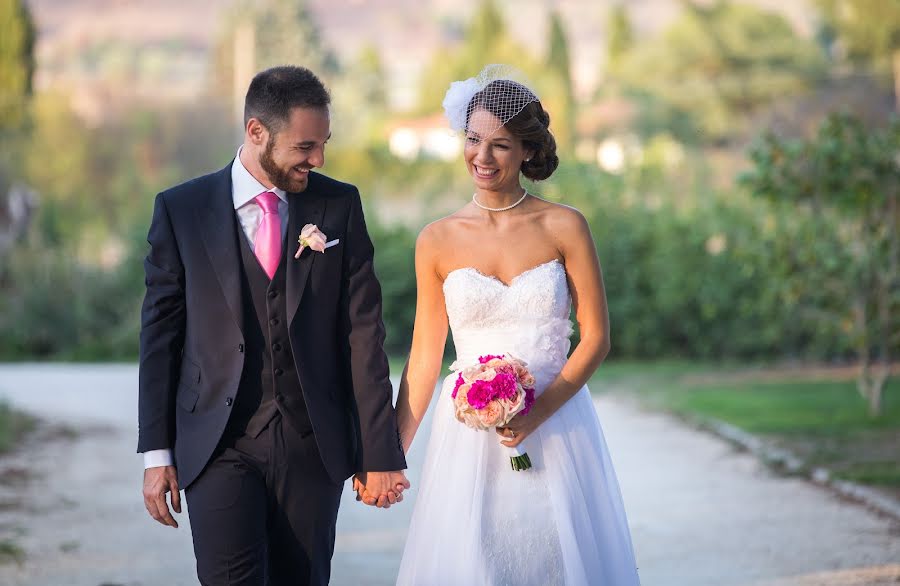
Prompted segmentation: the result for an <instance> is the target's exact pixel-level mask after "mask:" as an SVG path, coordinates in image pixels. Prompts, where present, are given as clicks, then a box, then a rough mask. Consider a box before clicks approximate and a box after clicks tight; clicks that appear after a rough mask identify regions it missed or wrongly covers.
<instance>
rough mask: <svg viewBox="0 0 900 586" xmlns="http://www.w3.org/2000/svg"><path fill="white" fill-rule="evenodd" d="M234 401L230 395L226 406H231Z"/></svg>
mask: <svg viewBox="0 0 900 586" xmlns="http://www.w3.org/2000/svg"><path fill="white" fill-rule="evenodd" d="M232 403H234V401H233V400H232V399H231V397H228V398H227V399H225V406H226V407H231V404H232Z"/></svg>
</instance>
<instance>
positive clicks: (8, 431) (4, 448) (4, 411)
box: [0, 402, 36, 454]
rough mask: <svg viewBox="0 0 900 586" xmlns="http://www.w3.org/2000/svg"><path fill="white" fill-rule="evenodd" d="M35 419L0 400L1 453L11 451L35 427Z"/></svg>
mask: <svg viewBox="0 0 900 586" xmlns="http://www.w3.org/2000/svg"><path fill="white" fill-rule="evenodd" d="M35 423H36V421H35V419H34V418H33V417H30V416H28V415H26V414H24V413H21V412H19V411H16V410H15V409H12V408H11V407H10V406H9V405H8V404H7V403H5V402H0V454H4V453H6V452H9V451H10V450H11V449H13V447H15V445H16V442H18V441H19V440H20V439H22V437H23V436H24V435H25V434H26V433H28V432H29V431H31V430H32V429H34V426H35Z"/></svg>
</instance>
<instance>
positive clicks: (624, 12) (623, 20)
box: [606, 3, 634, 66]
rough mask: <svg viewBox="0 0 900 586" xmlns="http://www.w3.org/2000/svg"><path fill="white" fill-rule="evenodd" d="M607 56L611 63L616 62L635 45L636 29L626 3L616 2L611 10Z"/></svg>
mask: <svg viewBox="0 0 900 586" xmlns="http://www.w3.org/2000/svg"><path fill="white" fill-rule="evenodd" d="M606 36H607V38H608V39H609V40H608V41H607V46H606V56H607V59H608V61H609V64H611V65H612V66H615V64H616V63H617V62H618V61H619V59H621V58H622V57H623V56H624V55H626V54H627V53H628V52H629V51H631V49H632V47H634V30H633V29H632V26H631V20H630V19H629V18H628V9H627V8H626V7H625V4H624V3H622V4H616V5H615V6H613V8H612V10H610V12H609V21H608V24H607V34H606Z"/></svg>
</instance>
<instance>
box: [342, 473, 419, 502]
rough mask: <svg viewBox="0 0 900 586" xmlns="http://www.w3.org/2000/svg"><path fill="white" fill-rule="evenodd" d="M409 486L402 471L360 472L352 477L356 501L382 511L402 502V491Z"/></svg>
mask: <svg viewBox="0 0 900 586" xmlns="http://www.w3.org/2000/svg"><path fill="white" fill-rule="evenodd" d="M409 486H410V485H409V480H407V479H406V475H405V474H404V473H403V471H402V470H398V471H395V472H361V473H359V474H357V475H356V476H354V477H353V490H355V491H356V500H358V501H359V500H361V501H363V502H364V503H365V504H367V505H371V506H376V507H378V508H383V509H389V508H390V507H391V505H393V504H396V503H399V502H400V501H402V500H403V491H404V490H406V489H407V488H409Z"/></svg>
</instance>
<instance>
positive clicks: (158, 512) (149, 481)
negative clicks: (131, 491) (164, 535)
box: [144, 466, 181, 529]
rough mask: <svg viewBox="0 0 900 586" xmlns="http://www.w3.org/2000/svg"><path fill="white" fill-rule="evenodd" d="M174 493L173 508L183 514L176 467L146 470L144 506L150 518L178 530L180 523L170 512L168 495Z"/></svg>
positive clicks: (159, 467)
mask: <svg viewBox="0 0 900 586" xmlns="http://www.w3.org/2000/svg"><path fill="white" fill-rule="evenodd" d="M167 492H170V493H172V497H171V498H172V508H173V509H174V510H175V512H176V513H180V512H181V494H180V493H179V492H178V476H177V475H176V473H175V466H156V467H154V468H147V469H146V470H144V506H145V507H147V512H148V513H150V516H151V517H153V518H154V519H156V520H157V521H159V522H160V523H162V524H163V525H168V526H170V527H175V528H176V529H177V528H178V522H177V521H176V520H175V518H174V517H172V513H170V512H169V505H168V503H167V502H166V493H167Z"/></svg>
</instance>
